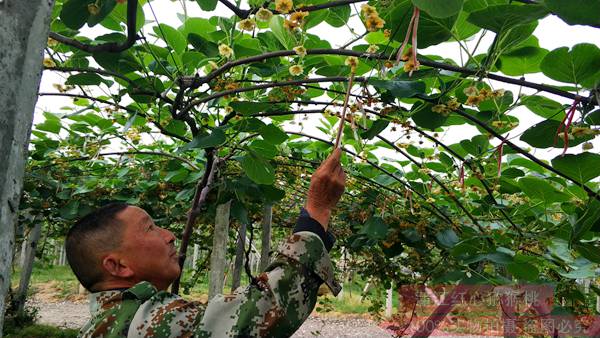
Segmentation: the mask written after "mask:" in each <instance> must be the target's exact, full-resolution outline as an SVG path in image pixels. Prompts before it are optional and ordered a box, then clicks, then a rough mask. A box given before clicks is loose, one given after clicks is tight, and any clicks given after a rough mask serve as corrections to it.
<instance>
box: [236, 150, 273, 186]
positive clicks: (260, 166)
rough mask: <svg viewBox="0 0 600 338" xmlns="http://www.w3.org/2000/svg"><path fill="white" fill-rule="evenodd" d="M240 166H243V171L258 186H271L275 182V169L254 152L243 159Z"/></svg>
mask: <svg viewBox="0 0 600 338" xmlns="http://www.w3.org/2000/svg"><path fill="white" fill-rule="evenodd" d="M240 165H241V166H242V169H244V172H245V173H246V175H247V176H248V177H249V178H250V179H251V180H252V181H254V182H256V183H258V184H269V185H270V184H273V183H274V182H275V169H274V168H273V167H272V166H271V164H269V162H267V161H265V160H264V159H263V158H261V157H260V156H258V155H257V154H256V153H254V152H252V151H250V152H248V154H247V155H246V156H244V157H242V159H241V160H240Z"/></svg>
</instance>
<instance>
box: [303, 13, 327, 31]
mask: <svg viewBox="0 0 600 338" xmlns="http://www.w3.org/2000/svg"><path fill="white" fill-rule="evenodd" d="M327 16H329V11H327V10H320V11H314V12H310V14H309V15H308V16H307V17H306V19H305V21H304V29H305V30H308V29H311V28H313V27H315V26H317V25H318V24H320V23H321V22H323V20H325V19H327Z"/></svg>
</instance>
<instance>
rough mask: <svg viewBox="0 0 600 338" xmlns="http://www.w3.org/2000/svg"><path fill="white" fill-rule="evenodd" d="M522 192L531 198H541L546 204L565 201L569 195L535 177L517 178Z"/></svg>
mask: <svg viewBox="0 0 600 338" xmlns="http://www.w3.org/2000/svg"><path fill="white" fill-rule="evenodd" d="M519 186H520V187H521V189H522V190H523V192H524V193H525V194H526V195H527V196H529V197H530V198H532V199H536V200H542V201H544V202H545V203H546V204H550V203H554V202H566V201H568V200H570V198H569V195H567V194H565V193H563V192H560V191H558V190H557V189H556V188H554V187H553V186H552V185H551V184H550V183H548V181H546V180H543V179H541V178H537V177H523V178H521V179H520V180H519Z"/></svg>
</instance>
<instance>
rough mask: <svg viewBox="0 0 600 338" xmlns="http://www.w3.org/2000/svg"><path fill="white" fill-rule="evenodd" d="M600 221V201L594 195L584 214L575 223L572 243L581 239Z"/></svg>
mask: <svg viewBox="0 0 600 338" xmlns="http://www.w3.org/2000/svg"><path fill="white" fill-rule="evenodd" d="M598 221H600V201H598V200H597V199H595V198H593V197H592V199H591V200H590V203H589V204H588V205H587V208H586V209H585V212H584V213H583V215H581V217H579V218H578V219H577V220H576V221H575V222H574V224H573V231H572V232H571V243H573V242H574V241H577V240H579V239H580V238H581V237H582V236H583V235H585V233H586V232H588V231H589V230H590V229H592V228H595V225H596V224H598Z"/></svg>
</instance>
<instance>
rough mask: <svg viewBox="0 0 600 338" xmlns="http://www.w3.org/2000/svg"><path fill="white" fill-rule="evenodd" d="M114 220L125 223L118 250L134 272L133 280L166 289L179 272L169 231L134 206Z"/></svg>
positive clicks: (171, 235) (173, 237)
mask: <svg viewBox="0 0 600 338" xmlns="http://www.w3.org/2000/svg"><path fill="white" fill-rule="evenodd" d="M117 219H118V220H119V221H121V222H122V224H124V225H125V228H124V230H123V241H122V243H121V247H120V248H119V252H120V254H121V257H122V260H123V263H124V264H125V265H127V266H128V267H129V268H130V269H131V270H132V271H133V272H134V276H133V279H134V280H135V281H136V282H140V281H148V282H150V283H152V284H153V285H154V286H155V287H156V288H158V289H159V290H166V289H167V288H168V286H169V285H170V284H171V283H172V282H173V281H174V280H175V279H176V278H177V277H178V276H179V274H180V273H181V269H180V268H179V262H178V255H177V250H176V248H175V236H174V235H173V233H172V232H171V231H169V230H166V229H163V228H160V227H158V226H156V225H155V224H154V221H153V220H152V218H151V217H150V215H148V213H146V211H144V209H141V208H138V207H135V206H129V207H127V208H125V209H124V210H123V211H121V212H120V213H119V214H118V215H117Z"/></svg>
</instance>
